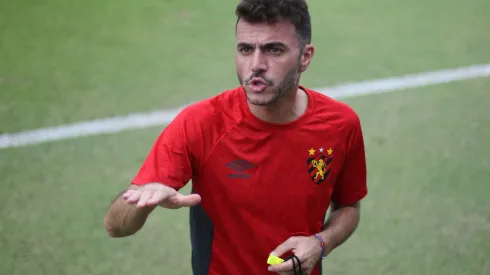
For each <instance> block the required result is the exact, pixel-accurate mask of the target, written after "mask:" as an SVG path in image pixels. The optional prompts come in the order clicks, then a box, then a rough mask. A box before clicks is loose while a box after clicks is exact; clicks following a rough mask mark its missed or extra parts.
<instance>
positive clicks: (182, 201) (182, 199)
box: [175, 194, 201, 207]
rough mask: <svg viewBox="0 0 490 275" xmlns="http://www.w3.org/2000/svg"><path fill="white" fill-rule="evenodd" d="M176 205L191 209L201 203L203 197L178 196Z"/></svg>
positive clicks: (191, 195) (196, 195) (195, 195)
mask: <svg viewBox="0 0 490 275" xmlns="http://www.w3.org/2000/svg"><path fill="white" fill-rule="evenodd" d="M175 199H176V204H178V205H179V206H181V207H191V206H194V205H196V204H198V203H200V202H201V196H199V195H198V194H190V195H182V194H178V195H177V196H176V197H175Z"/></svg>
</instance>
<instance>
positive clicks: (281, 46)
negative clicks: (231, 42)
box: [237, 41, 289, 49]
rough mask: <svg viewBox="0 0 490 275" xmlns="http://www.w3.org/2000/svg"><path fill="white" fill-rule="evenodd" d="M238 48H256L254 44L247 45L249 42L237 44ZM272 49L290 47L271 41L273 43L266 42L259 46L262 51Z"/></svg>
mask: <svg viewBox="0 0 490 275" xmlns="http://www.w3.org/2000/svg"><path fill="white" fill-rule="evenodd" d="M237 47H250V48H255V46H254V45H253V44H251V43H247V42H239V43H238V44H237ZM272 47H277V48H284V49H289V47H288V46H287V45H286V44H284V43H283V42H279V41H271V42H266V43H263V44H260V45H259V48H261V49H267V48H272Z"/></svg>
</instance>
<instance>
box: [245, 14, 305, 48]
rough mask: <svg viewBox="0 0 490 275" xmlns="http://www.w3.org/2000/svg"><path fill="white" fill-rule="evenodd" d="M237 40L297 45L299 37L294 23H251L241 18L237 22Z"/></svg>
mask: <svg viewBox="0 0 490 275" xmlns="http://www.w3.org/2000/svg"><path fill="white" fill-rule="evenodd" d="M236 40H237V41H238V42H247V43H254V44H255V43H257V44H261V43H265V42H268V41H277V42H282V43H284V44H286V45H290V46H293V45H296V44H297V37H296V30H295V28H294V25H293V24H291V23H289V22H285V21H280V22H277V23H273V24H265V23H255V24H252V23H249V22H246V21H244V20H240V21H239V22H238V24H237V30H236Z"/></svg>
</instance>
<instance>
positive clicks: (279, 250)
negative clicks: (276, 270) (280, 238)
mask: <svg viewBox="0 0 490 275" xmlns="http://www.w3.org/2000/svg"><path fill="white" fill-rule="evenodd" d="M297 243H298V239H297V238H296V237H291V238H289V239H287V240H286V241H285V242H283V243H282V244H280V245H279V246H278V247H276V249H274V250H273V251H272V252H271V253H270V254H271V255H275V256H278V257H280V256H281V255H283V254H286V253H287V252H289V251H291V250H293V249H294V248H295V247H296V245H297Z"/></svg>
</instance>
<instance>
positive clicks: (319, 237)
mask: <svg viewBox="0 0 490 275" xmlns="http://www.w3.org/2000/svg"><path fill="white" fill-rule="evenodd" d="M314 237H315V238H316V239H317V241H318V242H319V243H320V246H321V249H322V252H321V259H322V260H323V259H325V258H326V257H327V245H326V244H325V241H324V238H323V236H322V235H321V234H320V233H316V234H315V235H314Z"/></svg>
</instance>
